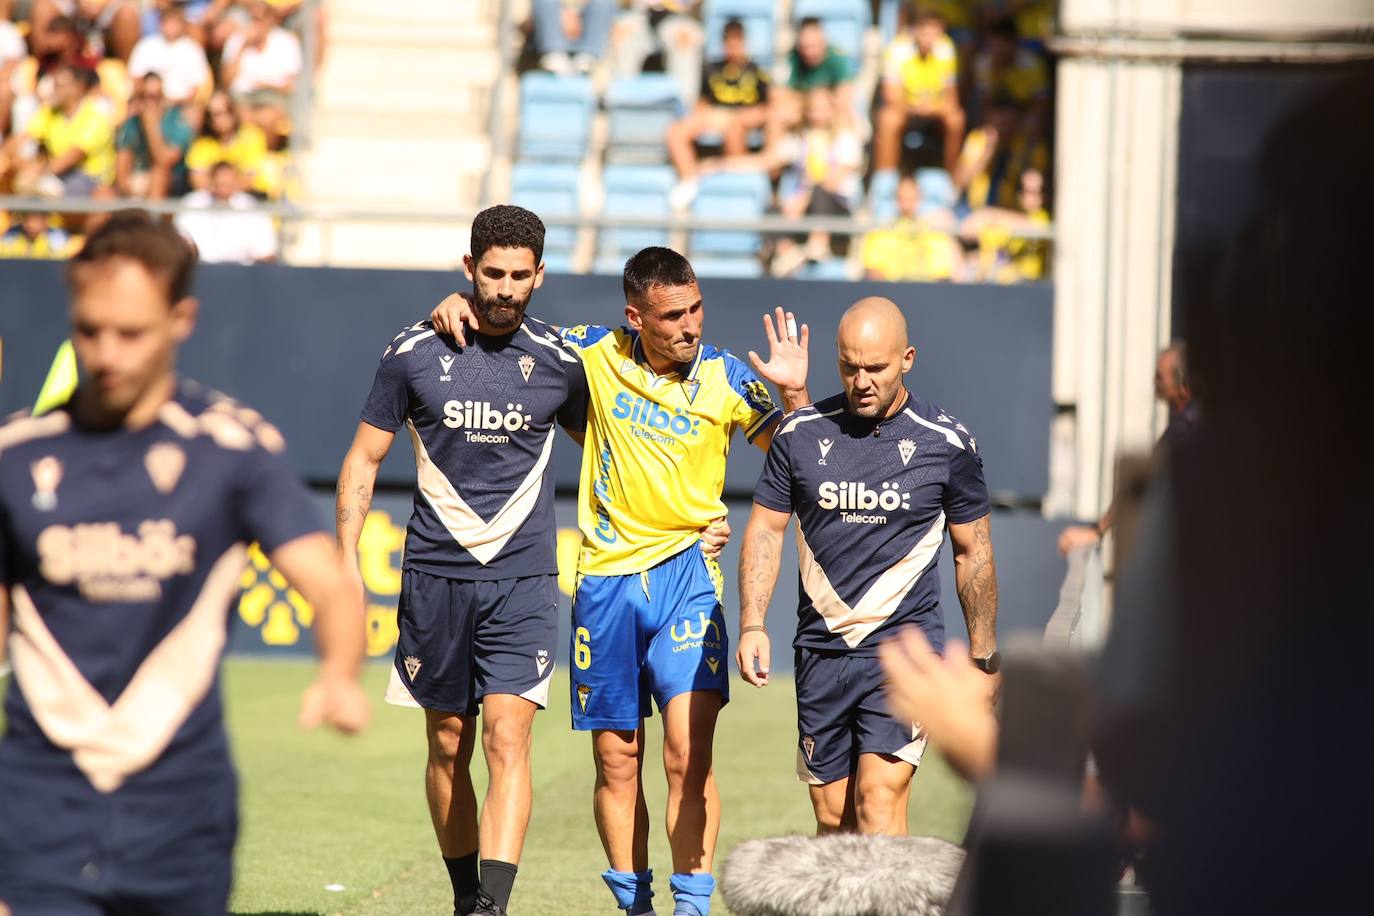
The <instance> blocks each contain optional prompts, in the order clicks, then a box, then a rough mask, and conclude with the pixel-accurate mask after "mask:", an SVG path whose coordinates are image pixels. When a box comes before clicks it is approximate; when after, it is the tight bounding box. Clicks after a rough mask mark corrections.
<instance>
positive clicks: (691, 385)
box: [682, 378, 701, 404]
mask: <svg viewBox="0 0 1374 916" xmlns="http://www.w3.org/2000/svg"><path fill="white" fill-rule="evenodd" d="M699 390H701V382H698V381H697V380H696V379H694V378H689V379H687V380H686V381H684V382H683V383H682V391H683V393H684V394H686V395H687V403H688V404H695V403H696V400H697V392H698V391H699Z"/></svg>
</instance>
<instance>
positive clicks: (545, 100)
mask: <svg viewBox="0 0 1374 916" xmlns="http://www.w3.org/2000/svg"><path fill="white" fill-rule="evenodd" d="M595 108H596V96H595V93H594V92H593V91H592V84H591V80H589V79H587V78H586V77H584V76H554V75H553V74H552V73H541V72H531V73H526V74H525V75H524V76H523V77H521V78H520V144H519V153H520V158H521V159H545V160H555V161H558V160H562V161H578V160H580V159H581V158H582V157H583V156H584V155H585V154H586V152H587V135H588V133H589V132H590V130H591V121H592V112H593V111H594V110H595Z"/></svg>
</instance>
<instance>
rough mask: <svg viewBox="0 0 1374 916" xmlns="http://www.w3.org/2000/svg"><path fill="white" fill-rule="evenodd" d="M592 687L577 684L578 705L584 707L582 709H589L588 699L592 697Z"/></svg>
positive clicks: (584, 710)
mask: <svg viewBox="0 0 1374 916" xmlns="http://www.w3.org/2000/svg"><path fill="white" fill-rule="evenodd" d="M591 695H592V688H590V687H588V686H587V685H586V684H578V685H577V705H578V706H581V707H582V711H583V712H586V711H587V700H588V699H590V698H591Z"/></svg>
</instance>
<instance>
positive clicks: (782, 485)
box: [754, 435, 793, 512]
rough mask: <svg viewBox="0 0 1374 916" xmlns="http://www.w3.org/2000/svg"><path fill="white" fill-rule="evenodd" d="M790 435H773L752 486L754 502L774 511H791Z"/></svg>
mask: <svg viewBox="0 0 1374 916" xmlns="http://www.w3.org/2000/svg"><path fill="white" fill-rule="evenodd" d="M791 456H792V437H791V436H788V435H781V436H777V435H775V436H774V437H773V442H772V444H771V445H769V446H768V454H767V455H765V456H764V459H763V473H762V474H760V475H759V482H758V486H756V487H754V502H756V503H758V504H759V505H760V506H763V507H764V508H765V509H772V510H774V511H775V512H791V511H792V510H793V505H792V494H793V486H792V457H791Z"/></svg>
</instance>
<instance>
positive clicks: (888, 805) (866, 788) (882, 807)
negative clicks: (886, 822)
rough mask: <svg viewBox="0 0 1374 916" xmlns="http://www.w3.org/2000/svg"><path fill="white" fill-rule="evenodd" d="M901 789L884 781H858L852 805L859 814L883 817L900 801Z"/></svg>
mask: <svg viewBox="0 0 1374 916" xmlns="http://www.w3.org/2000/svg"><path fill="white" fill-rule="evenodd" d="M903 797H904V795H903V793H902V791H901V790H900V789H898V788H895V787H893V786H890V785H886V784H884V783H863V782H860V783H859V784H858V786H856V787H855V789H854V807H855V808H857V809H858V810H859V813H860V815H861V816H862V815H864V814H871V815H874V816H877V817H884V818H885V816H886V815H887V814H888V813H890V812H892V811H894V810H895V809H896V808H897V805H898V804H899V803H900V802H901V801H902V799H903Z"/></svg>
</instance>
